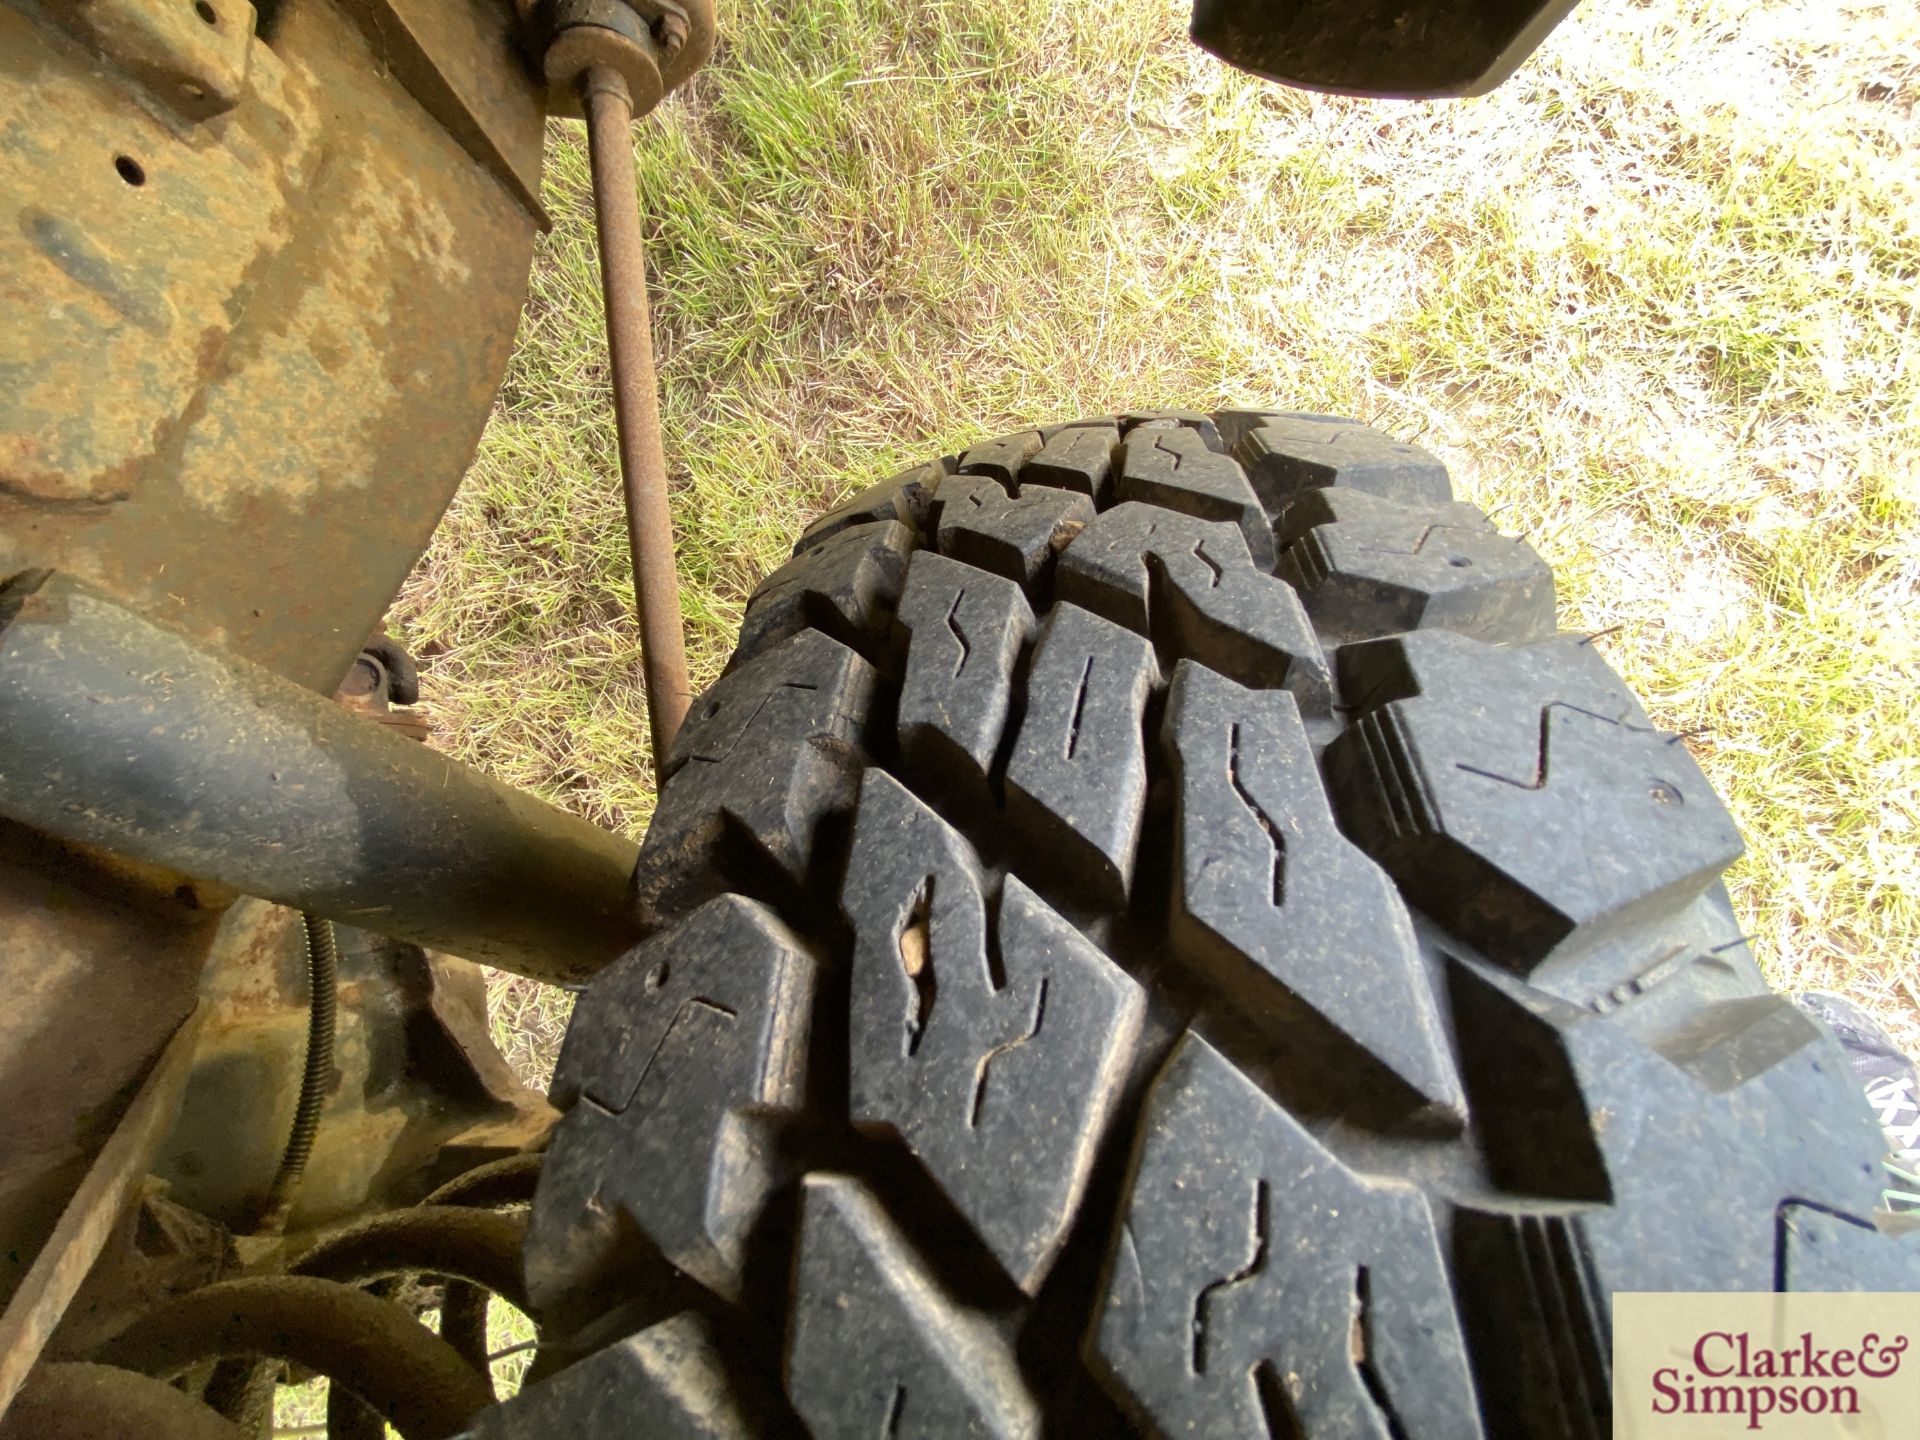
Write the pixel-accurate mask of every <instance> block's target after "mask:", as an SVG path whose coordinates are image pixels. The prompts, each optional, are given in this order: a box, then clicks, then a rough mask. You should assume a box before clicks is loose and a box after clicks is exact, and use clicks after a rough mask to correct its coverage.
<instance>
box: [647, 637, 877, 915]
mask: <svg viewBox="0 0 1920 1440" xmlns="http://www.w3.org/2000/svg"><path fill="white" fill-rule="evenodd" d="M874 688H875V676H874V671H873V667H872V666H870V665H869V664H868V663H867V662H866V661H865V660H863V659H862V658H861V657H860V656H858V655H856V654H854V652H853V651H851V650H849V649H847V647H846V646H844V645H842V644H840V643H839V642H838V641H836V640H833V639H831V638H830V637H828V636H826V635H824V634H822V633H821V632H819V631H818V630H803V631H802V632H800V634H798V635H795V636H792V637H791V638H789V639H788V640H786V641H784V642H783V643H781V644H779V645H776V646H774V647H773V648H772V649H770V650H769V651H768V652H767V653H766V654H764V655H762V656H760V657H759V658H758V659H756V660H753V661H751V662H749V663H748V664H746V665H744V666H742V667H741V668H740V669H738V670H734V671H731V672H729V673H728V674H727V675H725V676H724V677H722V678H721V680H720V681H719V683H717V684H716V685H714V686H713V688H712V689H710V690H708V691H707V692H706V693H705V694H704V695H702V696H701V697H700V698H699V699H698V700H696V701H695V702H694V704H693V708H692V709H691V710H689V711H688V712H687V719H686V722H685V723H684V724H683V725H682V726H681V728H680V734H679V735H678V736H677V737H676V738H675V740H674V744H673V750H672V751H671V752H670V754H669V756H668V763H667V766H666V767H665V768H666V774H667V779H666V782H665V784H664V785H662V787H661V790H660V799H659V803H658V804H657V806H656V807H655V809H654V813H653V821H652V823H651V824H650V825H649V826H648V828H647V838H646V840H645V841H644V842H643V843H642V844H641V846H640V858H639V862H638V863H637V865H636V866H635V867H634V880H633V897H634V905H635V908H636V911H637V913H638V915H639V918H640V919H641V921H642V923H645V924H657V923H660V922H661V921H662V920H664V919H665V918H666V917H667V916H669V915H670V914H673V913H677V912H679V911H682V910H684V909H686V908H688V907H690V906H692V905H694V904H697V903H698V902H699V901H701V900H704V899H706V898H708V897H709V896H711V895H713V894H717V893H720V891H721V890H722V889H723V888H724V886H723V884H722V883H721V881H720V879H719V876H718V873H717V866H718V861H719V858H720V856H721V851H722V846H723V845H724V844H725V842H726V841H727V840H728V839H729V838H730V837H731V836H733V835H736V834H740V835H744V836H746V837H747V838H748V839H750V841H751V842H752V844H753V845H754V846H755V847H756V848H757V850H758V851H759V852H760V853H761V854H762V855H764V856H765V858H766V859H767V860H768V861H770V862H771V863H772V864H773V865H774V866H776V867H777V868H778V870H779V871H780V872H782V873H783V874H784V875H785V876H786V877H787V878H788V879H789V880H790V881H792V882H794V883H799V882H800V881H802V880H803V879H804V878H805V876H806V873H807V866H808V864H809V863H810V862H811V860H812V857H813V840H814V835H815V833H816V832H817V831H818V829H819V827H820V824H821V822H822V821H823V820H826V819H827V818H829V817H830V816H832V815H833V814H835V813H836V812H841V811H844V810H846V809H847V808H848V807H850V806H851V804H852V802H853V793H854V788H855V786H856V784H857V783H858V779H859V773H860V767H861V759H860V749H859V746H860V741H861V738H862V732H863V730H864V729H865V726H866V719H867V712H868V710H869V708H870V707H871V705H872V703H873V695H874Z"/></svg>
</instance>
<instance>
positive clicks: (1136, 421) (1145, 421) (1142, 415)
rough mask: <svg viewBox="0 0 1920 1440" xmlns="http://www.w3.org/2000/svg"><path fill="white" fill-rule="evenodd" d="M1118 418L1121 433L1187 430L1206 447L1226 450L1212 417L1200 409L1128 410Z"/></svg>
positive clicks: (1220, 452) (1213, 449)
mask: <svg viewBox="0 0 1920 1440" xmlns="http://www.w3.org/2000/svg"><path fill="white" fill-rule="evenodd" d="M1118 418H1119V423H1120V431H1121V433H1122V434H1123V435H1131V434H1132V433H1133V432H1134V431H1136V430H1142V431H1145V432H1147V433H1149V434H1151V433H1153V432H1154V431H1157V430H1158V431H1173V430H1189V431H1192V432H1193V433H1194V434H1196V435H1198V436H1199V437H1200V441H1201V443H1202V444H1204V445H1205V446H1206V447H1207V449H1209V450H1212V451H1215V452H1217V453H1219V454H1222V455H1224V454H1225V453H1226V451H1227V444H1226V441H1224V440H1223V439H1221V438H1220V427H1219V426H1218V425H1216V424H1215V423H1214V417H1213V416H1211V415H1209V414H1207V413H1206V412H1205V411H1202V410H1128V411H1125V412H1123V413H1122V414H1121V415H1120V416H1119V417H1118Z"/></svg>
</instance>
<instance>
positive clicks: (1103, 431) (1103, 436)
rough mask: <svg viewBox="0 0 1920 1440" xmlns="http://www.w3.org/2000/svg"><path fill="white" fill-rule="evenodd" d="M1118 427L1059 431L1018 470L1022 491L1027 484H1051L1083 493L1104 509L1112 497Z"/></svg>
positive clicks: (1076, 427) (1054, 486) (1091, 425)
mask: <svg viewBox="0 0 1920 1440" xmlns="http://www.w3.org/2000/svg"><path fill="white" fill-rule="evenodd" d="M1119 445H1120V430H1119V427H1118V426H1116V425H1113V424H1111V423H1108V424H1104V425H1101V424H1087V425H1073V426H1069V427H1068V428H1066V429H1064V430H1061V431H1059V432H1058V433H1057V434H1055V435H1054V436H1053V437H1052V438H1051V439H1049V440H1048V441H1047V443H1046V444H1045V445H1044V446H1042V447H1041V449H1040V451H1039V453H1038V454H1036V455H1035V456H1034V457H1033V458H1032V459H1031V460H1029V461H1027V463H1026V465H1025V466H1024V467H1022V469H1021V471H1020V488H1021V493H1022V494H1025V493H1026V490H1027V488H1028V487H1029V486H1035V485H1038V486H1052V487H1053V488H1055V489H1059V490H1068V491H1072V492H1075V493H1077V494H1081V495H1085V496H1086V497H1087V498H1088V499H1090V500H1092V501H1093V503H1094V505H1095V506H1096V507H1097V508H1102V509H1104V508H1105V506H1106V504H1107V502H1108V501H1109V500H1110V499H1111V498H1112V496H1113V452H1114V451H1115V450H1116V449H1117V448H1119Z"/></svg>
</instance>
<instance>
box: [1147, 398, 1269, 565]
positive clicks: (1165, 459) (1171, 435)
mask: <svg viewBox="0 0 1920 1440" xmlns="http://www.w3.org/2000/svg"><path fill="white" fill-rule="evenodd" d="M1114 494H1115V496H1116V498H1117V499H1119V500H1120V501H1122V502H1124V501H1128V500H1138V501H1141V502H1143V503H1145V504H1149V505H1158V506H1160V507H1161V508H1162V509H1166V510H1173V511H1177V512H1178V513H1180V514H1182V515H1192V516H1194V517H1195V518H1196V519H1200V520H1224V521H1226V522H1227V523H1229V524H1231V525H1234V526H1237V527H1238V528H1239V530H1240V534H1241V536H1242V537H1243V538H1244V539H1245V540H1246V542H1247V552H1248V554H1249V555H1250V556H1251V557H1252V559H1253V563H1254V564H1255V565H1257V566H1258V567H1259V568H1260V569H1261V570H1263V571H1269V572H1270V571H1272V569H1273V562H1274V549H1273V522H1272V521H1271V520H1269V519H1268V518H1267V512H1266V511H1265V510H1264V509H1263V508H1262V507H1261V504H1260V500H1259V497H1258V496H1256V495H1255V494H1254V493H1253V486H1252V485H1251V484H1250V483H1248V480H1247V477H1246V474H1245V472H1243V471H1242V470H1241V469H1240V467H1239V465H1237V464H1236V463H1235V462H1234V461H1233V459H1232V458H1231V457H1230V456H1226V455H1222V454H1219V453H1218V452H1217V451H1214V450H1211V449H1209V448H1207V443H1206V441H1205V439H1204V438H1203V437H1202V436H1201V435H1200V433H1199V432H1198V431H1195V430H1187V429H1179V430H1152V431H1135V432H1133V433H1132V434H1131V435H1129V436H1128V437H1127V443H1126V444H1125V446H1123V447H1122V449H1121V458H1120V474H1119V478H1118V479H1117V480H1116V481H1115V485H1114Z"/></svg>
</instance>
